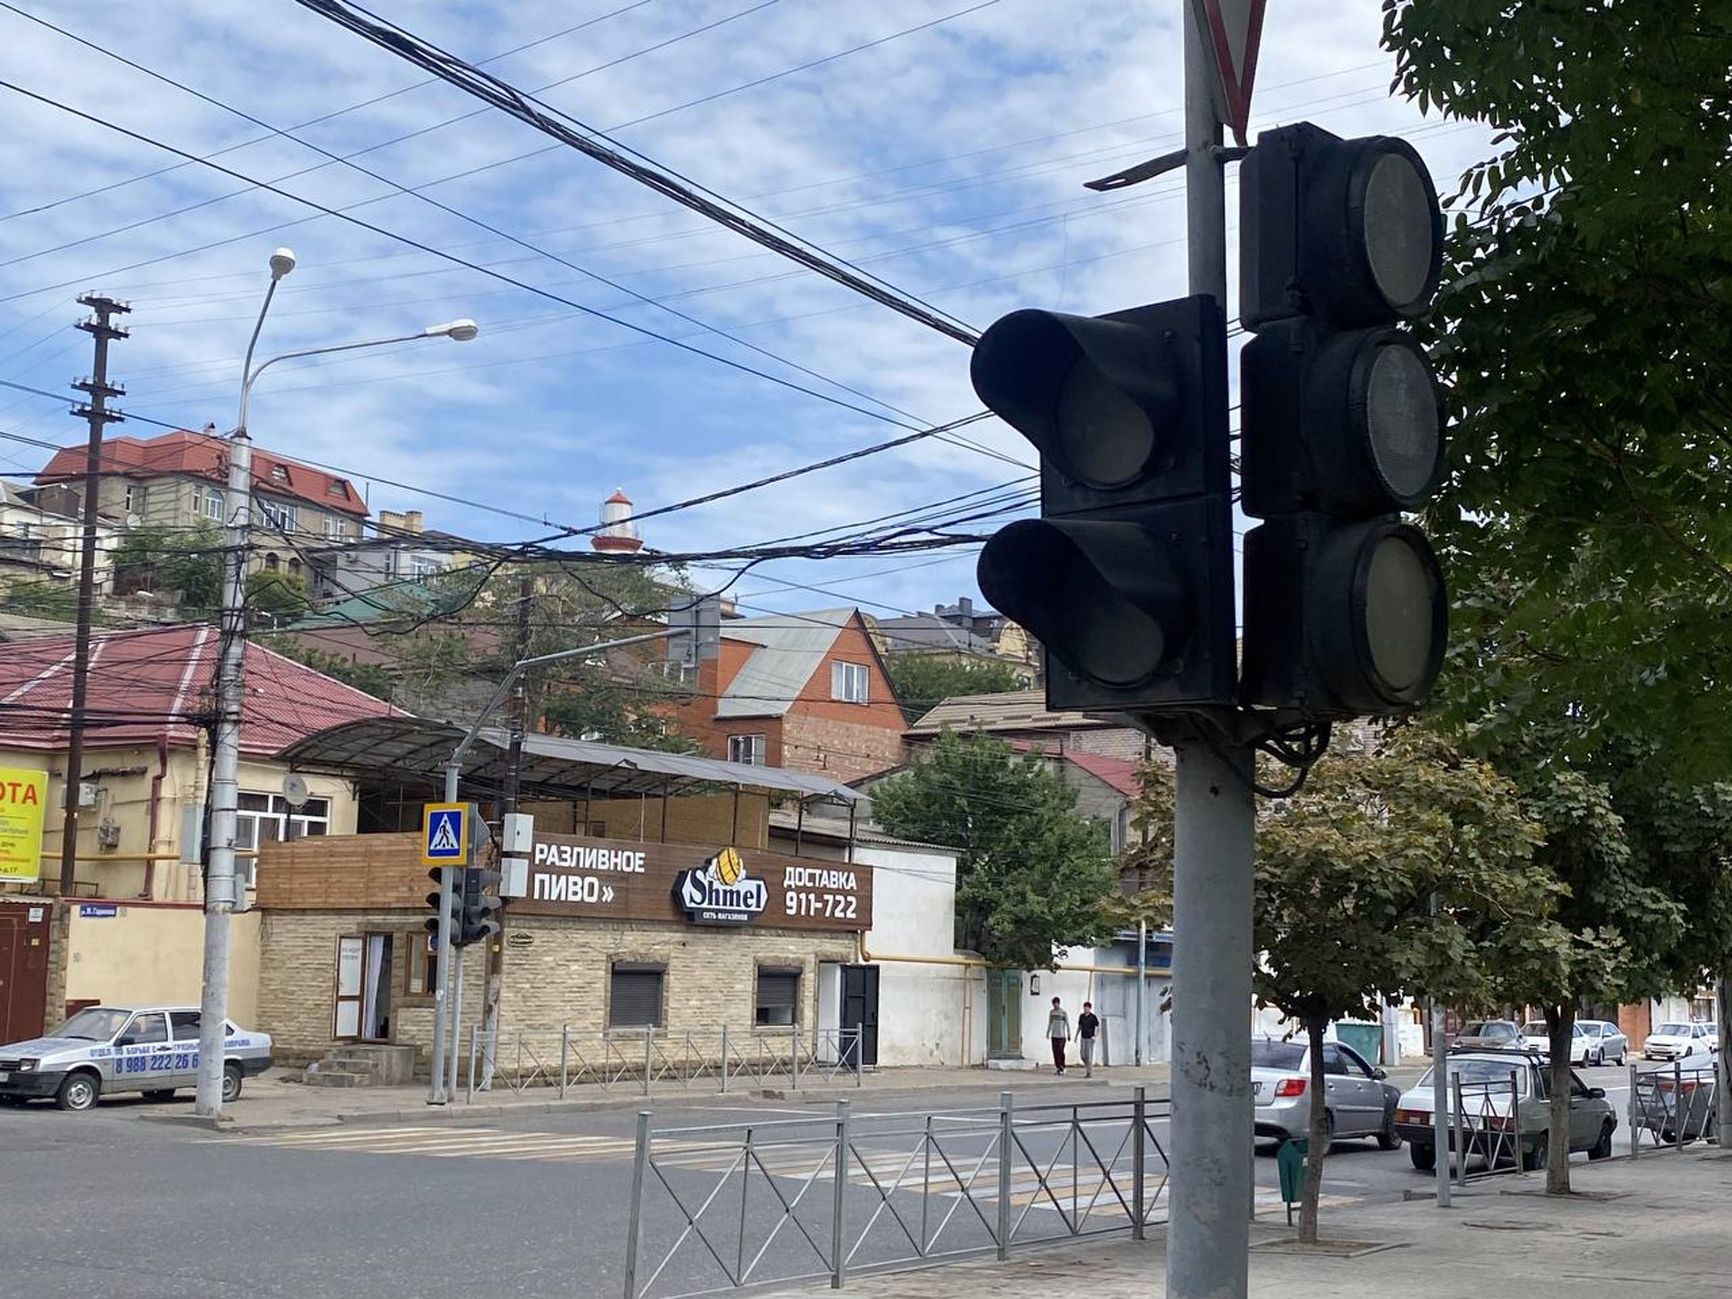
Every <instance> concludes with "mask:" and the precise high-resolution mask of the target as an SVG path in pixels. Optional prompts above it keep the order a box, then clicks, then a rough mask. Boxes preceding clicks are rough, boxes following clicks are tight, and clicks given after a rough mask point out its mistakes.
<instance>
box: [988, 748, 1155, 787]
mask: <svg viewBox="0 0 1732 1299" xmlns="http://www.w3.org/2000/svg"><path fill="white" fill-rule="evenodd" d="M1010 747H1011V748H1012V749H1014V750H1016V752H1018V753H1039V754H1042V755H1044V756H1045V757H1048V758H1051V759H1053V761H1055V762H1068V763H1070V764H1071V766H1073V767H1078V768H1080V769H1081V770H1083V771H1086V772H1088V774H1089V775H1091V776H1093V777H1094V778H1095V779H1096V780H1098V781H1100V782H1101V783H1102V784H1103V785H1108V786H1111V787H1112V788H1113V789H1115V790H1117V791H1118V792H1119V793H1121V794H1123V795H1124V796H1125V797H1126V798H1135V797H1136V796H1137V795H1138V794H1139V793H1141V792H1142V786H1141V785H1140V784H1138V783H1137V764H1136V763H1134V762H1132V761H1131V760H1130V759H1129V758H1113V757H1108V756H1107V755H1106V754H1104V753H1084V752H1081V751H1079V750H1077V749H1062V750H1061V749H1058V748H1056V747H1055V746H1053V745H1050V744H1043V743H1042V742H1041V741H1039V740H1012V741H1011V742H1010Z"/></svg>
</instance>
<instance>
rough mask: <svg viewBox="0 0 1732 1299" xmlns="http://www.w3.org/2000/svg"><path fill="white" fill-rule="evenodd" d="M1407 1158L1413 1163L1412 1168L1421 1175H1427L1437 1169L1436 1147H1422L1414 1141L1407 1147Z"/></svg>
mask: <svg viewBox="0 0 1732 1299" xmlns="http://www.w3.org/2000/svg"><path fill="white" fill-rule="evenodd" d="M1407 1157H1408V1158H1409V1159H1411V1160H1412V1161H1413V1166H1414V1167H1415V1168H1417V1169H1418V1170H1419V1171H1420V1172H1422V1173H1429V1172H1431V1171H1432V1170H1433V1169H1434V1168H1436V1167H1437V1147H1436V1146H1422V1145H1420V1144H1419V1143H1418V1142H1417V1141H1416V1142H1414V1143H1413V1144H1412V1145H1410V1146H1408V1147H1407Z"/></svg>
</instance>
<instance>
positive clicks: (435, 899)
mask: <svg viewBox="0 0 1732 1299" xmlns="http://www.w3.org/2000/svg"><path fill="white" fill-rule="evenodd" d="M447 869H448V868H447V867H444V866H435V867H434V868H433V869H432V870H430V871H428V872H427V878H428V879H430V880H432V881H433V891H432V892H431V893H429V894H428V895H427V905H428V906H429V907H431V908H432V909H433V914H432V915H430V916H428V917H427V919H426V920H424V921H422V924H423V926H424V927H425V928H426V930H427V932H428V933H430V934H432V935H433V936H434V937H435V938H437V937H438V936H439V901H440V899H441V898H442V897H443V896H444V894H443V893H442V892H441V881H442V879H443V877H444V874H445V871H446V870H447ZM460 874H461V872H460ZM461 884H462V880H461V878H459V879H458V881H457V884H456V885H455V886H453V888H452V890H451V936H452V938H453V939H455V938H456V936H457V934H458V932H459V931H460V930H461V929H462V927H463V890H462V888H461V887H460V886H461Z"/></svg>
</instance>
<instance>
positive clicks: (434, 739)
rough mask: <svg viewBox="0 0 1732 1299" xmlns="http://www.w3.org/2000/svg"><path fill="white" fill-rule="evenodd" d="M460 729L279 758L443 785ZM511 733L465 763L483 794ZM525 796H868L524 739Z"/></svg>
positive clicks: (373, 737) (483, 738) (793, 779)
mask: <svg viewBox="0 0 1732 1299" xmlns="http://www.w3.org/2000/svg"><path fill="white" fill-rule="evenodd" d="M462 738H463V728H462V727H459V726H455V725H453V724H452V723H450V722H439V721H432V720H430V719H426V718H418V717H377V718H369V719H367V720H365V721H360V722H350V723H346V724H344V725H342V726H333V727H331V728H329V729H328V730H324V731H320V732H319V733H318V734H316V735H309V736H308V737H307V738H306V739H304V740H299V741H297V742H295V743H294V744H291V745H289V746H288V747H287V748H285V749H284V750H282V752H281V753H279V754H278V755H277V757H278V758H279V759H281V760H282V761H284V762H287V763H289V764H290V765H291V766H293V767H296V768H299V769H301V770H310V771H329V772H336V773H339V774H345V775H354V774H355V773H357V772H378V773H381V774H385V773H389V774H392V775H398V776H408V777H411V778H413V777H420V778H423V779H426V780H429V781H434V782H437V781H439V780H441V779H442V778H443V776H444V772H445V764H446V762H448V761H449V760H450V757H451V751H452V750H453V749H455V748H456V747H457V742H458V741H459V740H461V739H462ZM508 742H509V741H508V737H507V735H506V732H505V731H503V730H500V729H497V728H488V729H485V730H483V731H482V732H481V734H480V736H479V738H478V739H477V741H476V744H475V747H474V748H472V749H471V750H470V751H469V753H468V755H467V756H466V757H465V758H464V761H463V779H464V780H469V781H475V782H477V783H480V784H486V785H495V786H496V785H499V784H502V783H503V781H504V778H505V750H506V746H507V744H508ZM520 779H521V787H522V789H523V791H524V793H525V794H526V795H529V796H532V797H536V798H549V799H554V800H560V799H569V798H578V797H584V796H586V795H588V794H597V795H619V794H661V793H663V792H666V793H669V794H683V793H692V792H695V791H697V790H700V789H705V788H713V787H714V786H717V785H724V786H731V787H734V788H737V789H746V790H754V791H759V792H762V793H769V794H784V795H791V796H793V797H796V798H800V799H813V798H827V799H835V800H837V801H839V802H848V803H852V802H857V801H859V800H860V799H861V798H862V797H864V796H863V795H862V794H860V792H859V791H858V790H854V789H850V788H849V787H848V786H847V785H844V784H841V783H840V782H838V781H834V780H831V779H829V778H828V777H826V776H817V775H813V774H811V773H809V772H804V771H786V770H784V769H782V768H781V767H760V766H755V765H751V764H748V763H743V762H722V761H720V760H718V759H716V758H698V757H692V756H690V755H688V754H684V753H661V752H658V751H656V750H654V749H628V748H626V747H624V746H623V745H618V744H596V743H594V742H592V741H589V740H572V739H566V738H565V737H563V736H558V735H526V736H525V737H524V739H523V766H522V773H521V777H520Z"/></svg>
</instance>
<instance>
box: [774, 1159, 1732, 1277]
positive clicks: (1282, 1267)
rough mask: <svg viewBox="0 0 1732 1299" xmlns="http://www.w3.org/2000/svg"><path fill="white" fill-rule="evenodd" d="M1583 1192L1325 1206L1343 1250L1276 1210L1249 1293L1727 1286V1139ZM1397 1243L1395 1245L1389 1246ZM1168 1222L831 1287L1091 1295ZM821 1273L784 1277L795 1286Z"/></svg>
mask: <svg viewBox="0 0 1732 1299" xmlns="http://www.w3.org/2000/svg"><path fill="white" fill-rule="evenodd" d="M1570 1176H1571V1179H1572V1184H1573V1185H1574V1187H1575V1189H1576V1190H1577V1191H1578V1192H1585V1194H1578V1195H1577V1196H1575V1197H1573V1198H1570V1199H1552V1198H1549V1197H1547V1196H1545V1195H1543V1194H1540V1193H1538V1191H1537V1185H1543V1183H1537V1179H1534V1178H1527V1179H1518V1178H1514V1177H1510V1178H1495V1179H1492V1180H1490V1181H1487V1182H1480V1183H1477V1184H1475V1185H1474V1186H1472V1187H1470V1188H1468V1189H1467V1190H1466V1191H1461V1190H1458V1191H1457V1193H1456V1200H1455V1203H1454V1205H1453V1206H1452V1207H1451V1208H1449V1209H1447V1210H1442V1211H1440V1210H1438V1209H1437V1208H1436V1207H1435V1206H1434V1205H1433V1204H1432V1202H1431V1201H1430V1200H1415V1201H1411V1202H1408V1203H1382V1204H1363V1205H1358V1206H1355V1207H1350V1208H1343V1209H1334V1210H1330V1209H1325V1211H1324V1214H1323V1231H1322V1234H1323V1237H1324V1240H1325V1242H1329V1241H1335V1242H1359V1243H1362V1244H1363V1245H1365V1246H1382V1247H1384V1248H1381V1249H1379V1250H1377V1252H1364V1253H1359V1254H1358V1255H1357V1256H1356V1257H1346V1256H1343V1252H1341V1251H1337V1252H1334V1253H1330V1252H1326V1251H1325V1250H1317V1251H1306V1252H1303V1253H1301V1252H1299V1251H1298V1247H1297V1246H1296V1245H1293V1244H1292V1243H1291V1240H1292V1236H1291V1233H1290V1232H1289V1231H1288V1230H1287V1229H1286V1228H1285V1227H1283V1226H1282V1225H1280V1223H1279V1220H1277V1221H1276V1222H1273V1223H1271V1222H1267V1221H1260V1222H1259V1223H1258V1224H1257V1225H1256V1226H1254V1227H1253V1229H1252V1242H1253V1243H1252V1252H1251V1287H1250V1293H1251V1296H1252V1299H1343V1297H1351V1296H1358V1295H1371V1294H1375V1295H1376V1296H1377V1299H1438V1297H1439V1296H1454V1295H1473V1296H1474V1299H1565V1297H1566V1296H1569V1297H1570V1299H1577V1297H1579V1296H1580V1295H1582V1294H1584V1293H1589V1294H1592V1293H1598V1292H1602V1291H1604V1290H1606V1289H1608V1288H1615V1287H1617V1286H1619V1285H1621V1284H1649V1285H1658V1286H1662V1287H1663V1288H1664V1290H1663V1292H1664V1294H1665V1295H1666V1299H1710V1297H1712V1299H1723V1297H1724V1296H1725V1295H1726V1294H1728V1293H1729V1292H1732V1280H1729V1279H1728V1277H1729V1273H1732V1214H1729V1213H1727V1211H1726V1204H1727V1202H1728V1200H1729V1199H1732V1154H1726V1155H1722V1154H1720V1153H1719V1152H1718V1151H1716V1150H1711V1149H1710V1150H1708V1151H1707V1152H1705V1153H1701V1154H1697V1153H1685V1154H1682V1155H1679V1154H1671V1153H1666V1154H1656V1155H1646V1154H1644V1155H1643V1156H1642V1157H1641V1158H1640V1159H1636V1160H1631V1159H1629V1158H1628V1157H1625V1158H1620V1159H1611V1160H1607V1161H1606V1162H1604V1163H1600V1164H1593V1165H1588V1164H1579V1163H1578V1164H1574V1165H1572V1166H1571V1169H1570ZM1392 1246H1393V1247H1394V1248H1390V1247H1392ZM1164 1247H1165V1232H1164V1231H1163V1232H1161V1233H1160V1234H1158V1235H1154V1236H1151V1237H1150V1239H1149V1240H1148V1241H1146V1242H1144V1243H1143V1244H1140V1245H1139V1244H1136V1243H1134V1242H1132V1241H1130V1240H1128V1239H1119V1238H1112V1239H1110V1240H1108V1241H1106V1242H1101V1241H1094V1242H1090V1243H1088V1244H1083V1245H1067V1246H1064V1247H1061V1248H1055V1249H1044V1250H1043V1249H1031V1250H1029V1251H1027V1252H1026V1253H1023V1254H1019V1255H1015V1256H1013V1257H1012V1259H1011V1261H1009V1262H1007V1263H999V1262H996V1261H992V1260H988V1261H982V1262H970V1263H960V1264H952V1265H950V1266H948V1267H938V1268H931V1269H927V1270H925V1271H920V1272H901V1273H886V1274H883V1275H880V1276H876V1277H869V1278H865V1279H862V1280H859V1281H855V1282H851V1283H850V1284H849V1285H847V1286H846V1287H844V1288H843V1289H842V1290H841V1291H839V1292H838V1291H831V1290H829V1289H828V1287H823V1289H824V1290H825V1292H827V1293H831V1294H835V1293H840V1294H843V1295H854V1296H858V1299H1002V1296H1004V1295H1006V1294H1039V1295H1041V1296H1042V1297H1043V1299H1100V1296H1102V1295H1135V1296H1137V1299H1154V1297H1158V1296H1160V1295H1163V1294H1165V1293H1166V1286H1165V1283H1164V1279H1163V1277H1164V1269H1165V1267H1166V1259H1165V1252H1164ZM817 1292H818V1291H817V1288H813V1289H803V1290H784V1291H778V1292H775V1294H773V1295H770V1296H766V1299H793V1296H796V1295H808V1296H809V1295H813V1294H816V1293H817Z"/></svg>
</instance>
